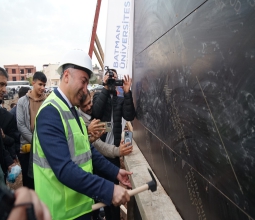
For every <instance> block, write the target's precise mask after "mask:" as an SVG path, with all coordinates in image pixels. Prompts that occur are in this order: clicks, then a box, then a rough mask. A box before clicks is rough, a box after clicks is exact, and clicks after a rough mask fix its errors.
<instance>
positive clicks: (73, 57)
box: [57, 50, 93, 77]
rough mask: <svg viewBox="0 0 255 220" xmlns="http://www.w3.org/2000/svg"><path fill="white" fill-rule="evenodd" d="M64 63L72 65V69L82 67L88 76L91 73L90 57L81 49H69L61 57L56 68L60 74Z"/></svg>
mask: <svg viewBox="0 0 255 220" xmlns="http://www.w3.org/2000/svg"><path fill="white" fill-rule="evenodd" d="M66 64H70V65H74V67H73V68H74V69H75V68H76V69H82V70H83V69H84V71H86V72H87V73H88V74H89V77H91V75H92V74H93V68H92V61H91V58H90V57H89V55H88V54H87V53H85V52H84V51H83V50H71V51H69V52H67V53H66V54H65V55H64V56H63V57H62V59H61V61H60V63H59V66H58V69H57V71H58V73H59V74H60V75H61V74H62V73H63V66H64V65H66ZM79 67H80V68H79Z"/></svg>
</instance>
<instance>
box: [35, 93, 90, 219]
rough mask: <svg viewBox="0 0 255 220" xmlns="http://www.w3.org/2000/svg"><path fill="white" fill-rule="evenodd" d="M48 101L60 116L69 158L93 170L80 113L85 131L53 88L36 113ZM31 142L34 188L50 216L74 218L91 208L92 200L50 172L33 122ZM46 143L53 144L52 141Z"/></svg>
mask: <svg viewBox="0 0 255 220" xmlns="http://www.w3.org/2000/svg"><path fill="white" fill-rule="evenodd" d="M47 105H52V106H54V107H55V108H56V109H57V110H58V112H59V114H60V116H61V119H62V123H63V126H64V130H65V136H66V140H67V142H68V146H69V151H70V156H71V159H72V161H73V162H74V163H75V164H77V165H78V166H79V167H81V168H82V169H83V170H84V171H86V172H90V173H92V170H93V167H92V159H91V157H92V155H91V151H90V144H89V141H88V135H87V129H86V126H85V123H84V121H83V119H82V118H81V117H79V120H80V122H81V125H82V129H83V132H84V134H83V133H82V132H81V129H80V127H79V125H78V123H77V121H76V119H75V117H74V116H73V114H72V112H71V111H70V109H69V108H68V106H66V104H65V103H64V102H63V101H62V100H61V99H60V98H58V97H57V96H56V95H55V93H54V92H52V93H51V95H50V96H49V97H48V98H47V99H46V100H45V101H44V103H43V104H42V105H41V107H40V109H39V111H38V113H37V115H38V114H40V111H41V110H42V109H43V108H44V107H45V106H47ZM52 123H54V122H52ZM33 143H34V144H33V169H34V182H35V191H36V193H37V194H38V196H39V198H40V199H41V200H42V201H43V202H44V203H45V204H46V205H47V206H48V208H49V210H50V213H51V216H52V219H61V220H63V219H74V218H77V217H79V216H81V215H84V214H86V213H89V212H91V211H92V205H93V204H94V201H93V200H92V199H91V198H90V197H88V196H85V195H83V194H81V193H78V192H76V191H74V190H72V189H70V188H68V187H67V186H65V185H63V184H62V183H61V182H59V180H58V179H57V177H56V176H55V174H54V173H53V171H52V169H51V167H50V165H49V163H48V161H47V159H46V157H45V155H44V152H43V150H42V147H41V145H40V142H39V139H38V136H37V131H36V126H35V131H34V136H33ZM48 147H54V142H53V143H52V145H51V146H48ZM84 184H85V183H84Z"/></svg>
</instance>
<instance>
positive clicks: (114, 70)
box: [104, 69, 118, 75]
mask: <svg viewBox="0 0 255 220" xmlns="http://www.w3.org/2000/svg"><path fill="white" fill-rule="evenodd" d="M109 70H111V71H113V72H115V73H116V74H117V75H118V73H117V70H116V69H109ZM108 72H109V71H108V70H107V71H106V72H105V74H104V75H106V74H107V73H108Z"/></svg>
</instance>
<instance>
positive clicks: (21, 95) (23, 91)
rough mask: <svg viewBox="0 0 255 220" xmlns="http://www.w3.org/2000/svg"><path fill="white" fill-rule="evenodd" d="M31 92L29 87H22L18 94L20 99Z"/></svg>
mask: <svg viewBox="0 0 255 220" xmlns="http://www.w3.org/2000/svg"><path fill="white" fill-rule="evenodd" d="M29 90H30V88H29V87H25V86H22V87H21V88H20V89H19V92H18V96H19V98H21V97H23V96H24V95H26V94H27V92H28V91H29Z"/></svg>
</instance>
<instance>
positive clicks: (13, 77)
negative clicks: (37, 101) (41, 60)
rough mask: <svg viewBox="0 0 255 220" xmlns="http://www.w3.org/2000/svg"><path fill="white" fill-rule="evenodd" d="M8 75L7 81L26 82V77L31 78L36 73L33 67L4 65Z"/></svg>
mask: <svg viewBox="0 0 255 220" xmlns="http://www.w3.org/2000/svg"><path fill="white" fill-rule="evenodd" d="M4 68H5V69H6V71H7V73H8V75H9V79H8V80H9V81H20V80H26V78H27V77H30V76H32V75H33V74H34V73H35V72H36V67H35V66H33V65H18V64H13V65H4Z"/></svg>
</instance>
